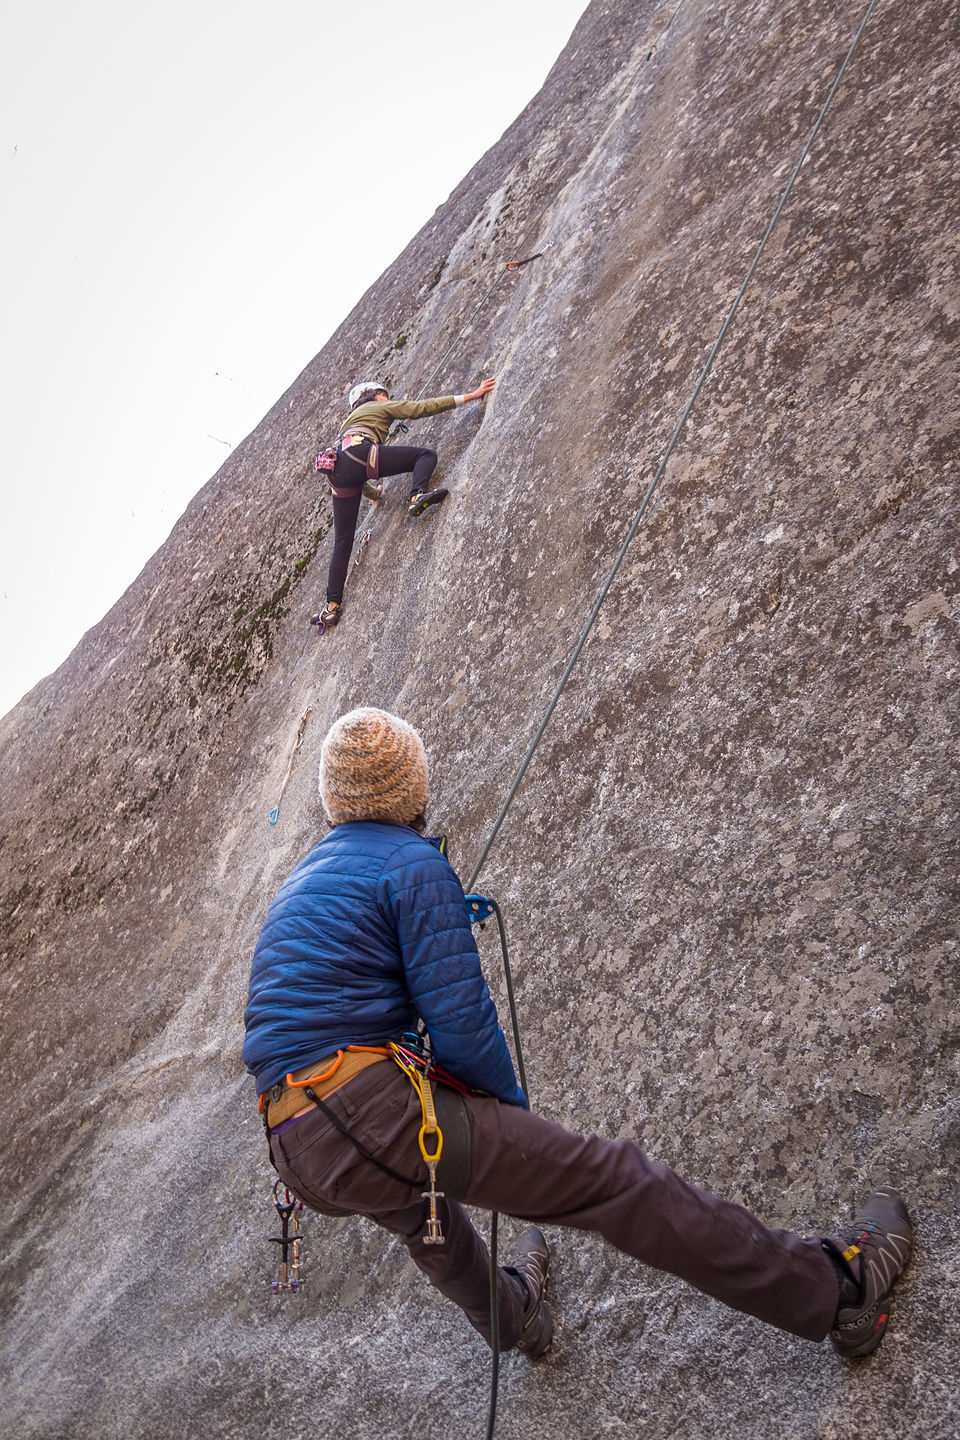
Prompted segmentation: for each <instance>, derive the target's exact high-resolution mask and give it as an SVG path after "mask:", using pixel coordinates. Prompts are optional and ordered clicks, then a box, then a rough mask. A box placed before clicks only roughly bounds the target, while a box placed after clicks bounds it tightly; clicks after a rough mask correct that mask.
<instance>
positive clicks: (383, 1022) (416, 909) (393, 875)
mask: <svg viewBox="0 0 960 1440" xmlns="http://www.w3.org/2000/svg"><path fill="white" fill-rule="evenodd" d="M418 1015H419V1016H420V1017H422V1019H423V1021H424V1023H425V1024H426V1026H427V1029H428V1031H429V1032H430V1039H431V1041H432V1043H433V1053H434V1055H435V1057H436V1059H437V1061H438V1062H439V1064H440V1065H442V1066H443V1067H444V1069H446V1070H449V1071H450V1073H451V1074H452V1075H455V1076H456V1077H457V1078H458V1079H459V1080H462V1081H463V1082H464V1084H466V1085H469V1086H470V1087H471V1089H474V1090H485V1091H487V1093H488V1094H490V1095H495V1096H497V1098H498V1099H500V1100H505V1101H507V1102H509V1103H510V1104H513V1105H523V1106H526V1103H527V1102H526V1097H525V1096H524V1093H523V1091H522V1090H521V1089H520V1087H519V1085H518V1084H517V1078H516V1075H515V1073H514V1069H513V1063H512V1061H511V1059H510V1053H509V1051H508V1050H507V1045H506V1041H505V1040H504V1038H503V1031H502V1030H501V1029H500V1024H499V1021H498V1020H497V1012H496V1008H495V1006H494V1004H493V1001H492V1000H491V998H490V992H489V990H488V989H487V984H486V981H485V980H484V978H483V974H482V972H481V969H480V957H479V955H478V953H477V947H476V944H475V943H474V939H473V934H472V931H471V929H470V923H469V921H468V919H467V910H466V905H465V903H464V898H463V890H462V888H461V885H460V881H459V880H458V879H457V876H456V874H455V872H454V870H453V868H452V867H451V865H450V863H449V861H448V860H447V859H446V858H445V857H444V856H443V855H441V854H440V852H439V850H438V849H437V848H436V846H434V845H433V844H432V843H431V842H430V841H429V840H425V839H424V838H423V837H422V836H421V835H418V834H417V832H416V831H415V830H411V829H410V827H409V826H407V825H393V824H387V823H383V824H382V823H379V822H373V821H360V822H350V823H348V824H344V825H337V826H336V827H335V828H334V829H333V830H331V831H330V833H329V835H327V836H325V837H324V839H323V840H321V841H320V843H319V845H317V846H315V847H314V849H313V850H311V852H310V854H309V855H308V856H307V857H306V859H305V860H303V861H302V862H301V864H300V865H298V866H297V868H296V870H294V872H293V874H292V875H291V876H290V878H289V879H288V880H287V881H286V882H285V884H284V885H283V886H281V888H280V891H279V892H278V894H277V897H276V899H275V900H274V902H273V904H272V905H271V906H270V909H269V911H268V913H267V918H266V920H265V921H264V924H263V929H262V930H261V932H260V938H259V940H258V941H257V948H256V950H255V952H254V957H253V968H252V970H251V974H250V996H249V1000H248V1003H247V1009H246V1014H245V1016H244V1021H245V1024H246V1027H247V1038H246V1041H245V1043H244V1047H243V1059H244V1063H245V1064H246V1066H247V1069H248V1070H250V1071H251V1073H252V1074H253V1075H254V1076H255V1077H256V1082H257V1090H258V1092H262V1091H264V1090H267V1089H269V1087H270V1086H271V1085H275V1084H276V1083H277V1081H278V1080H280V1079H281V1078H282V1077H283V1076H284V1075H286V1074H287V1072H288V1071H290V1070H297V1069H299V1068H300V1067H301V1066H303V1065H310V1064H312V1063H313V1061H315V1060H319V1059H321V1058H322V1057H323V1056H325V1055H330V1054H332V1053H333V1052H334V1051H336V1050H338V1049H341V1048H342V1047H343V1046H345V1045H382V1044H385V1043H386V1042H387V1041H389V1040H398V1039H399V1038H400V1036H401V1034H402V1033H403V1031H404V1030H409V1029H411V1028H412V1026H413V1025H414V1024H415V1023H416V1018H417V1016H418Z"/></svg>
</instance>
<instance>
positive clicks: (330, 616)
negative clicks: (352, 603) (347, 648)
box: [310, 600, 341, 630]
mask: <svg viewBox="0 0 960 1440" xmlns="http://www.w3.org/2000/svg"><path fill="white" fill-rule="evenodd" d="M340 609H341V607H340V606H339V605H338V604H337V602H336V600H328V601H327V603H326V605H325V606H324V608H323V609H322V610H321V611H320V614H319V615H311V616H310V624H311V625H325V626H326V628H327V629H328V630H332V629H333V627H334V625H336V623H337V621H338V620H339V619H340Z"/></svg>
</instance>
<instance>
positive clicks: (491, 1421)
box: [466, 0, 876, 1440]
mask: <svg viewBox="0 0 960 1440" xmlns="http://www.w3.org/2000/svg"><path fill="white" fill-rule="evenodd" d="M682 3H683V0H681V4H682ZM875 5H876V0H870V3H869V5H868V7H867V9H866V12H865V13H864V16H863V19H862V20H861V22H860V25H859V28H858V29H857V32H856V35H855V36H854V38H853V40H852V42H851V44H850V47H849V49H848V50H847V53H846V55H845V56H844V59H843V63H842V64H841V66H840V69H839V70H838V71H837V75H836V78H835V80H834V82H833V85H832V86H831V88H830V91H829V94H828V95H827V98H826V99H825V100H824V102H823V105H822V106H821V107H820V112H819V114H818V115H817V118H816V120H815V122H814V125H813V128H812V130H811V131H810V135H809V137H808V139H807V143H806V145H805V146H804V148H803V152H802V154H801V155H800V158H799V160H798V161H797V163H796V165H795V166H794V168H793V172H792V173H791V175H790V179H789V181H788V182H787V185H786V188H785V190H784V192H783V194H782V196H781V197H780V202H779V204H778V205H777V207H776V210H775V211H774V214H773V218H772V219H771V221H770V223H769V225H768V226H767V228H766V231H765V232H764V235H763V238H762V240H761V241H760V244H759V245H758V247H757V250H756V253H755V255H754V257H753V260H752V262H751V264H750V266H749V268H748V270H747V273H746V275H745V277H744V280H743V284H742V285H741V286H740V289H739V291H738V292H737V295H736V298H735V299H734V301H733V304H732V305H731V306H730V309H729V311H728V313H727V315H726V318H725V319H724V322H723V325H722V326H721V328H720V333H719V334H718V336H717V338H716V340H715V341H714V343H713V346H712V348H711V350H710V353H709V355H708V356H707V360H706V363H705V364H704V366H703V369H702V370H701V372H700V375H699V376H698V378H697V381H696V384H695V385H694V387H693V391H692V393H691V395H690V399H689V400H688V401H687V404H686V405H685V407H684V409H683V412H682V414H681V416H680V419H679V420H678V421H677V424H676V427H675V428H674V431H673V434H672V435H671V437H670V441H669V443H668V445H667V449H666V451H665V452H664V456H663V459H662V460H661V461H660V464H659V466H658V467H657V470H656V473H655V474H654V476H653V479H652V480H651V481H650V484H649V485H648V486H647V490H646V492H645V494H644V496H643V499H642V501H641V504H640V508H639V510H638V511H637V513H636V515H635V516H634V519H633V522H632V524H631V525H630V528H629V530H628V531H627V534H626V537H625V539H624V541H623V544H622V545H621V547H620V550H619V552H618V554H617V557H616V559H615V561H614V563H613V566H612V568H611V570H610V573H609V575H608V576H607V578H606V580H605V582H604V584H603V585H602V587H601V589H600V593H599V595H598V596H597V599H596V602H595V604H594V606H593V609H592V610H591V612H590V615H589V617H588V619H587V622H586V624H585V625H584V627H583V630H582V631H581V634H580V637H579V639H578V640H577V642H576V644H575V646H574V648H573V652H572V654H571V656H570V659H569V660H568V662H567V665H566V667H565V669H564V671H563V674H562V675H561V677H560V680H559V682H558V684H557V686H556V688H555V690H554V692H553V695H552V696H551V698H550V702H549V704H548V705H547V708H546V711H545V712H544V715H543V719H542V720H541V722H540V724H539V726H538V727H537V731H536V733H535V735H534V737H533V739H532V740H531V742H530V744H529V745H528V747H527V751H526V754H525V755H524V757H523V760H522V761H521V763H520V768H519V769H518V771H517V774H516V776H515V777H514V781H513V784H512V785H511V787H510V790H509V792H508V794H507V798H506V799H505V801H504V802H503V805H502V806H501V807H500V811H499V813H498V814H497V817H496V819H495V820H494V823H493V826H492V827H491V830H490V833H489V835H488V836H487V839H486V842H485V844H484V845H483V848H482V849H481V851H480V854H479V856H478V857H477V861H476V864H475V865H474V867H473V871H472V873H471V875H470V879H469V880H468V881H467V887H466V888H467V889H468V890H472V889H473V887H474V885H475V884H476V882H477V877H478V876H479V874H480V871H481V870H482V869H483V866H484V863H485V862H486V859H487V856H488V855H489V853H490V850H491V848H492V846H493V843H494V841H495V840H496V837H497V835H498V833H499V831H500V828H501V826H502V825H503V822H504V820H505V819H506V817H507V813H508V811H509V809H510V806H511V805H512V804H513V801H514V798H515V796H516V794H517V791H518V790H519V789H520V785H521V783H522V781H523V777H524V775H525V774H526V772H527V768H528V766H529V764H530V762H531V760H532V759H533V756H534V753H535V752H536V749H537V747H538V745H539V744H540V741H541V740H542V738H543V735H544V732H545V731H546V728H547V726H548V725H549V723H550V719H551V717H552V715H553V712H554V710H555V709H556V707H557V704H558V702H559V700H560V697H561V695H562V694H563V691H564V688H565V687H566V684H567V681H568V680H569V678H570V675H571V673H572V671H573V669H574V666H575V665H576V663H577V661H578V660H579V658H580V654H581V652H582V650H583V647H584V645H585V644H586V642H587V638H588V636H589V634H590V631H591V630H592V629H593V626H594V623H595V621H596V618H597V616H598V614H599V613H600V609H601V607H602V605H603V602H604V600H605V599H606V597H607V595H608V593H609V591H610V587H611V586H612V584H613V582H614V579H615V578H616V575H617V571H618V570H619V569H620V566H621V564H622V563H623V560H624V558H625V556H626V553H627V550H628V549H629V547H630V544H631V542H632V541H633V538H634V536H635V535H636V533H637V530H638V528H639V526H640V522H641V520H642V519H643V517H644V515H645V513H646V510H647V507H648V505H649V503H650V500H651V499H652V497H653V494H654V491H655V490H656V488H657V486H658V485H659V483H660V479H661V477H662V475H663V473H664V471H665V470H666V468H667V464H668V463H669V460H670V457H671V455H672V454H673V451H674V448H675V446H676V444H677V441H678V440H679V438H680V435H681V433H682V431H683V429H684V427H685V425H686V422H687V419H688V418H689V415H690V412H691V411H692V409H693V407H694V405H695V404H696V401H697V397H698V396H699V394H700V391H701V390H702V389H703V386H704V384H705V383H706V380H707V377H708V376H709V374H710V371H711V370H712V368H713V363H714V361H715V359H716V357H717V354H718V352H719V350H720V347H721V345H722V344H723V341H724V339H725V338H726V335H727V331H728V330H729V329H730V326H731V324H732V323H733V319H734V316H735V315H736V313H737V310H738V309H739V307H740V302H741V300H742V299H743V296H744V294H745V293H746V289H747V286H748V285H749V284H750V281H751V279H752V278H753V275H754V272H755V271H756V269H757V266H758V264H759V263H760V259H761V256H762V255H763V252H764V250H765V249H766V245H767V241H768V240H769V238H770V235H771V234H772V232H773V229H774V227H775V225H776V223H777V221H778V220H779V218H780V215H781V213H782V211H783V208H784V206H785V205H786V203H787V200H788V198H789V196H790V193H791V191H792V190H793V186H794V183H795V181H796V179H797V176H798V175H799V173H800V170H801V168H802V166H803V164H804V161H805V160H806V158H807V156H808V155H809V153H810V150H811V148H812V146H813V143H814V141H815V140H816V137H817V134H818V133H819V130H820V127H821V125H822V124H823V121H824V119H825V117H826V114H827V111H828V109H829V107H830V104H831V102H832V100H833V97H834V95H835V94H836V92H837V89H838V88H839V85H840V82H841V80H842V79H843V76H844V73H845V72H846V69H847V66H848V65H849V63H850V60H851V59H852V57H853V53H854V51H855V50H856V48H857V45H858V44H859V42H860V37H861V36H862V34H863V32H864V30H865V28H866V26H867V22H868V21H869V19H870V16H871V14H872V13H873V10H874V7H875ZM677 13H679V7H678V10H677V11H676V12H675V14H674V17H673V18H675V17H676V14H677ZM670 23H671V24H672V20H671V22H670ZM652 53H653V52H652V51H651V54H652ZM647 58H648V59H649V58H650V57H649V56H648V57H647ZM468 898H469V897H468ZM497 918H498V921H499V922H500V926H501V944H502V946H503V953H504V978H505V981H506V985H507V993H508V998H509V1001H510V1014H511V1020H512V1022H513V1027H514V1043H515V1045H516V1047H517V1062H518V1070H520V1069H521V1065H522V1061H521V1056H520V1041H519V1027H518V1023H517V1017H516V1007H515V1004H514V999H513V982H512V977H511V974H510V967H509V960H508V957H507V948H506V934H505V931H504V929H503V925H502V917H501V915H500V912H499V907H498V908H497ZM521 1085H522V1086H523V1089H524V1092H525V1093H527V1091H526V1082H525V1079H521ZM497 1231H498V1215H497V1212H496V1211H494V1212H493V1213H492V1215H491V1218H490V1242H489V1251H490V1317H491V1323H490V1333H491V1349H492V1352H493V1370H492V1376H491V1384H490V1402H489V1411H488V1422H487V1432H486V1440H493V1433H494V1427H495V1424H496V1407H497V1390H498V1377H499V1368H500V1366H499V1360H500V1317H499V1300H498V1285H497V1269H498V1261H497Z"/></svg>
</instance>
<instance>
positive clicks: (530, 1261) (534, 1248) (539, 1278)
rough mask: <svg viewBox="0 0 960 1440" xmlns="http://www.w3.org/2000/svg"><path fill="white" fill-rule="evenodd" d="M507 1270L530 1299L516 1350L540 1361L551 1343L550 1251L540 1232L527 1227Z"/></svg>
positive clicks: (532, 1227)
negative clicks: (547, 1300)
mask: <svg viewBox="0 0 960 1440" xmlns="http://www.w3.org/2000/svg"><path fill="white" fill-rule="evenodd" d="M506 1269H507V1270H509V1271H511V1272H512V1273H513V1274H514V1275H516V1276H517V1277H518V1278H519V1279H520V1280H521V1281H522V1283H523V1285H524V1286H525V1287H526V1289H527V1291H528V1292H529V1295H530V1302H529V1311H528V1314H527V1319H526V1321H525V1322H524V1326H523V1334H522V1335H521V1336H520V1339H519V1340H518V1341H517V1349H518V1350H520V1351H522V1353H523V1354H524V1355H528V1356H529V1357H530V1359H531V1360H539V1359H540V1356H541V1355H543V1354H544V1353H545V1352H546V1351H547V1350H549V1348H550V1342H551V1340H552V1339H553V1312H552V1311H551V1309H550V1306H549V1305H548V1304H547V1302H546V1299H545V1298H544V1297H545V1293H546V1289H547V1280H548V1278H549V1276H550V1250H549V1247H548V1246H547V1242H546V1240H545V1239H544V1237H543V1232H542V1231H541V1230H538V1229H537V1227H536V1225H528V1226H527V1228H526V1230H524V1232H523V1234H522V1235H521V1236H520V1239H519V1240H518V1241H517V1251H516V1254H515V1255H514V1257H513V1260H512V1261H511V1263H510V1264H509V1265H507V1266H506Z"/></svg>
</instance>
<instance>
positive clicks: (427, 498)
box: [407, 488, 450, 515]
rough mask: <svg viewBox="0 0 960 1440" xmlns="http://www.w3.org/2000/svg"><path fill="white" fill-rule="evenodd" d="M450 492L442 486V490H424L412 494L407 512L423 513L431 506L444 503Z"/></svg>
mask: <svg viewBox="0 0 960 1440" xmlns="http://www.w3.org/2000/svg"><path fill="white" fill-rule="evenodd" d="M449 494H450V491H449V490H444V489H442V488H441V489H440V490H422V491H421V492H420V494H419V495H411V496H410V504H409V505H408V507H407V514H408V515H422V514H423V512H424V510H426V509H428V507H429V506H431V505H442V504H443V502H444V500H446V498H447V496H448V495H449Z"/></svg>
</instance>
